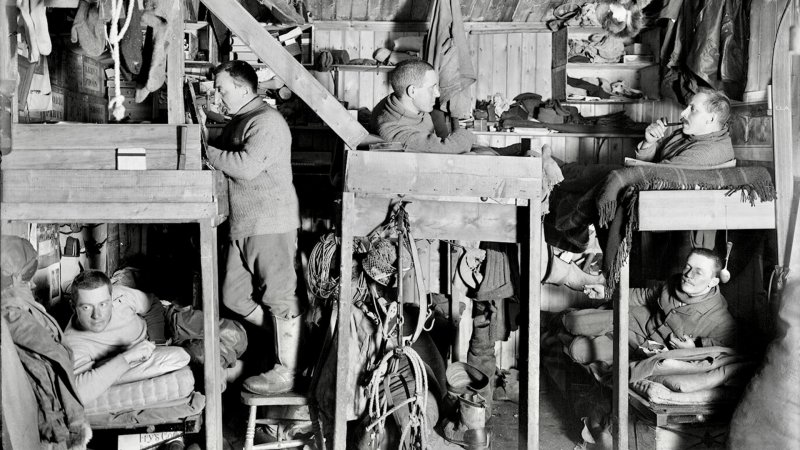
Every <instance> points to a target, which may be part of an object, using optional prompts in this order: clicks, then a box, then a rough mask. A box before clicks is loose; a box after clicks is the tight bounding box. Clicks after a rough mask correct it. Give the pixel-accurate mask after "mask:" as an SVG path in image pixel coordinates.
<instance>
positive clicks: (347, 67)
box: [332, 64, 394, 72]
mask: <svg viewBox="0 0 800 450" xmlns="http://www.w3.org/2000/svg"><path fill="white" fill-rule="evenodd" d="M332 68H333V69H334V70H338V71H340V72H391V71H392V70H394V66H362V65H354V64H337V65H334V66H332Z"/></svg>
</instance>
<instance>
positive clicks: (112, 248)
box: [106, 223, 120, 277]
mask: <svg viewBox="0 0 800 450" xmlns="http://www.w3.org/2000/svg"><path fill="white" fill-rule="evenodd" d="M107 227H108V230H107V231H106V275H108V276H109V277H110V276H111V275H113V274H114V271H115V270H117V269H118V268H119V243H120V240H119V224H118V223H109V224H108V225H107Z"/></svg>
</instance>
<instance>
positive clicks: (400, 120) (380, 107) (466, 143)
mask: <svg viewBox="0 0 800 450" xmlns="http://www.w3.org/2000/svg"><path fill="white" fill-rule="evenodd" d="M370 124H371V126H372V129H373V130H375V131H377V132H378V134H379V135H380V136H381V138H383V139H385V140H387V141H389V142H400V143H401V144H403V149H404V150H405V151H407V152H415V153H467V152H469V151H470V150H471V149H472V145H473V144H474V143H475V136H474V135H473V134H472V132H470V131H468V130H464V129H459V130H455V131H453V132H452V133H450V135H449V136H447V137H446V138H444V139H442V138H440V137H439V136H437V135H436V132H435V131H434V129H433V120H431V115H430V114H428V113H426V112H420V113H412V112H411V111H409V110H407V109H406V108H405V106H403V104H402V103H400V99H398V98H397V96H396V95H395V94H389V95H388V96H386V98H384V99H383V100H381V101H380V102H378V104H377V105H376V106H375V109H374V110H373V112H372V117H371V119H370Z"/></svg>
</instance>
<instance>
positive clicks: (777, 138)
mask: <svg viewBox="0 0 800 450" xmlns="http://www.w3.org/2000/svg"><path fill="white" fill-rule="evenodd" d="M791 5H792V2H787V3H786V7H785V9H784V10H783V15H782V18H781V20H780V25H779V26H778V37H777V39H776V40H775V51H774V53H773V54H772V134H773V142H774V146H775V158H774V161H775V187H776V188H777V190H778V194H779V196H778V201H777V205H776V209H775V217H776V221H777V227H778V264H781V265H785V264H787V262H786V260H787V257H788V256H789V252H788V250H787V249H788V247H789V245H790V242H789V239H788V238H789V232H790V226H789V224H790V217H791V214H792V199H793V198H794V192H793V188H794V177H795V175H796V174H800V168H799V167H797V166H798V165H800V158H797V159H795V158H794V150H793V148H792V95H793V91H792V59H793V58H796V56H790V55H789V27H790V26H791V25H792V15H793V14H792V7H791Z"/></svg>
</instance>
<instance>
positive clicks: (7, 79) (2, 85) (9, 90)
mask: <svg viewBox="0 0 800 450" xmlns="http://www.w3.org/2000/svg"><path fill="white" fill-rule="evenodd" d="M16 23H17V7H16V2H12V1H11V0H0V36H14V39H7V38H5V37H4V38H3V39H2V41H0V153H2V154H3V155H6V154H8V153H9V152H10V151H11V145H12V144H11V143H12V138H11V129H12V128H13V127H12V126H11V124H12V123H13V122H15V121H16V120H15V117H14V115H15V114H16V110H17V105H16V96H17V78H18V73H17V39H16V34H15V33H12V31H16V30H15V27H16Z"/></svg>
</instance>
